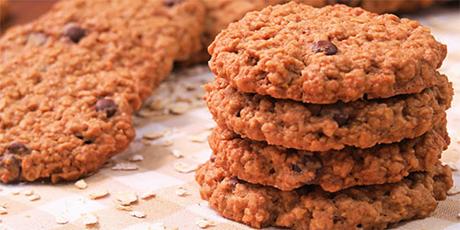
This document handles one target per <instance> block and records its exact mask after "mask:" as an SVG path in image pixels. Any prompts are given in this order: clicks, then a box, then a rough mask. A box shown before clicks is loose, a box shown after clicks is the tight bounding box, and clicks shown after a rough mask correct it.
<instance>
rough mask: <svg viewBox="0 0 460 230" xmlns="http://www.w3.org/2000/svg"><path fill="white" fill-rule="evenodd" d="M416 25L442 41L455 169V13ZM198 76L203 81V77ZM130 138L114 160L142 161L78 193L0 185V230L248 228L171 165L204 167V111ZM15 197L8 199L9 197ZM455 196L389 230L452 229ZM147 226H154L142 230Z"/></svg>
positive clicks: (459, 224) (459, 58) (458, 83)
mask: <svg viewBox="0 0 460 230" xmlns="http://www.w3.org/2000/svg"><path fill="white" fill-rule="evenodd" d="M418 19H420V20H421V21H422V23H423V24H425V25H427V26H430V27H431V28H432V30H433V33H434V34H435V35H436V37H437V39H439V40H440V41H442V42H444V43H446V44H448V47H449V54H448V57H447V60H446V61H445V62H444V65H443V67H442V68H441V72H443V73H445V74H446V75H448V76H449V79H450V80H451V81H452V82H453V83H454V88H455V93H456V96H455V98H454V101H453V107H452V108H451V109H450V110H449V111H448V120H449V124H448V125H449V133H450V136H451V138H452V143H451V145H450V147H449V149H448V150H447V151H445V153H444V155H443V160H444V161H445V162H449V163H452V164H456V165H457V167H458V168H460V71H459V70H458V68H459V67H460V43H458V37H459V36H460V30H459V28H458V25H460V14H459V12H458V11H457V12H452V11H450V13H445V14H440V13H439V12H434V13H430V14H428V15H423V16H420V18H418ZM197 77H203V78H206V79H208V80H210V79H211V78H212V76H211V75H210V74H209V73H208V74H205V76H197ZM137 123H138V124H137V136H138V138H137V139H136V141H135V142H134V143H133V144H132V145H131V147H130V149H128V150H127V151H126V152H125V153H123V154H121V155H119V156H117V157H116V158H115V159H114V161H116V162H121V161H126V159H128V158H129V157H130V156H132V155H134V154H141V155H142V156H143V157H144V160H143V161H140V162H136V164H137V165H138V166H139V169H138V170H134V171H114V170H111V169H110V167H108V168H104V169H102V170H100V172H99V173H96V174H95V175H93V176H90V177H88V178H86V179H85V180H86V182H87V183H88V188H86V189H84V190H81V189H78V188H77V187H76V186H74V185H73V184H72V183H71V184H59V185H48V184H41V183H36V184H17V185H0V206H1V205H3V206H5V207H6V208H7V211H8V213H7V214H4V215H0V221H1V222H0V229H18V230H20V229H24V230H30V229H66V230H71V229H84V228H85V225H84V223H83V222H82V217H81V215H82V214H85V213H92V214H94V215H96V216H97V217H98V220H99V224H98V225H97V226H95V227H94V228H95V229H149V227H153V226H152V224H154V223H163V224H164V226H166V227H167V229H174V228H178V229H187V230H188V229H200V228H199V227H198V225H197V224H196V222H197V221H198V220H201V219H207V220H211V221H214V222H215V223H216V225H215V226H213V227H209V228H210V229H223V230H225V229H248V227H246V226H244V225H241V224H238V223H235V222H232V221H229V220H226V219H224V218H222V217H220V216H218V215H217V214H216V213H215V212H214V211H212V210H211V209H210V208H209V207H208V205H207V203H206V202H205V201H203V200H201V199H200V196H199V192H198V186H197V184H196V183H195V181H194V173H193V172H191V173H180V172H178V171H176V170H175V167H174V165H175V164H176V163H178V162H182V163H186V164H188V165H198V164H200V163H203V162H205V161H206V160H207V159H208V158H209V156H210V154H211V151H210V149H209V147H208V146H207V143H206V142H203V143H197V142H193V141H191V140H190V136H192V135H195V134H201V133H203V132H206V131H207V132H209V127H210V126H212V125H213V124H214V122H213V121H212V119H211V116H210V114H209V112H208V111H207V109H206V108H205V107H201V108H198V109H194V110H191V111H189V112H187V113H186V114H183V115H179V116H166V117H157V118H151V119H137ZM164 129H171V130H173V131H172V132H171V134H169V135H166V136H165V137H163V138H162V139H159V140H155V141H152V144H151V145H144V144H142V143H141V141H140V140H141V137H142V135H143V134H144V133H148V132H151V131H152V130H164ZM165 139H166V140H171V141H173V142H174V143H173V145H172V146H163V145H162V144H161V143H162V141H164V140H165ZM171 149H177V150H179V151H180V152H182V153H183V155H184V157H182V158H176V157H175V156H173V155H172V154H171ZM454 177H455V182H456V184H457V186H460V173H459V172H455V176H454ZM179 187H182V188H184V189H185V190H186V191H187V195H185V196H179V195H177V194H176V191H177V189H178V188H179ZM101 189H107V190H108V191H109V192H110V195H109V196H107V197H104V198H102V199H98V200H91V199H90V198H89V197H88V194H90V193H91V192H93V191H96V190H101ZM27 190H33V191H34V192H35V193H36V194H39V195H40V197H41V198H40V199H39V200H36V201H29V199H28V197H27V196H25V195H24V191H27ZM152 190H153V191H154V192H155V193H156V197H155V198H152V199H149V200H142V199H139V201H138V202H137V203H136V204H134V205H132V207H133V209H134V210H138V211H142V212H144V213H145V214H146V217H145V218H136V217H133V216H131V215H129V212H127V211H122V210H118V209H116V203H115V202H114V199H115V196H114V194H116V193H117V192H125V191H129V192H136V193H137V194H142V193H143V192H147V191H152ZM18 191H19V192H20V193H19V194H18V195H13V193H15V192H18ZM459 213H460V195H455V196H449V197H448V199H447V200H446V201H442V202H439V206H438V209H437V210H436V212H435V213H434V214H433V215H432V217H429V218H426V219H423V220H415V221H409V222H404V223H401V224H398V225H397V226H395V228H396V229H407V230H412V229H413V230H420V229H446V230H447V229H449V230H454V229H460V217H458V216H457V215H459ZM61 216H64V217H65V218H66V219H67V220H68V223H66V224H58V223H57V222H56V218H57V217H61ZM150 229H154V228H150Z"/></svg>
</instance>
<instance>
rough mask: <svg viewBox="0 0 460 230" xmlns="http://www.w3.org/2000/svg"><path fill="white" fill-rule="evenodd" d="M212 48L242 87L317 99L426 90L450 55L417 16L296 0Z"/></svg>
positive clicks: (230, 31) (257, 15) (218, 63)
mask: <svg viewBox="0 0 460 230" xmlns="http://www.w3.org/2000/svg"><path fill="white" fill-rule="evenodd" d="M208 50H209V53H210V54H211V56H212V58H211V61H210V62H209V66H210V68H211V70H212V71H213V72H214V74H215V75H216V77H218V78H224V79H226V80H227V81H228V82H229V83H230V84H231V85H232V86H233V87H235V88H236V89H238V90H239V91H241V92H246V93H258V94H261V95H270V96H272V97H275V98H281V99H292V100H296V101H302V102H306V103H315V104H330V103H335V102H337V101H343V102H350V101H355V100H358V99H362V98H364V99H373V98H387V97H392V96H395V95H399V94H412V93H419V92H421V91H423V90H424V89H425V88H429V87H432V86H433V85H435V84H436V82H437V81H438V79H437V77H438V76H439V75H438V74H436V69H437V68H439V67H440V66H441V64H442V61H443V60H444V58H445V56H446V46H445V45H443V44H441V43H439V42H438V41H436V40H435V39H434V37H433V36H432V35H431V32H430V30H429V29H428V28H426V27H424V26H421V25H420V24H419V23H418V22H417V21H413V20H409V19H400V18H398V17H397V16H395V15H390V14H386V15H377V14H374V13H370V12H367V11H365V10H363V9H361V8H351V7H347V6H344V5H334V6H326V7H323V8H313V7H310V6H307V5H304V4H297V3H294V2H291V3H288V4H284V5H278V6H269V7H267V8H265V9H263V10H261V11H257V12H251V13H248V14H246V16H244V17H243V19H241V20H240V21H238V22H236V23H232V24H231V25H230V26H229V27H227V29H225V30H223V31H222V32H221V33H220V34H219V35H218V36H217V38H216V39H215V40H214V42H213V43H212V44H211V46H210V47H209V49H208Z"/></svg>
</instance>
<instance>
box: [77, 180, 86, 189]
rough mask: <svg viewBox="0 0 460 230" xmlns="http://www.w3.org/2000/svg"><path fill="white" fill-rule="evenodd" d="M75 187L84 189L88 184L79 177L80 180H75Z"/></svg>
mask: <svg viewBox="0 0 460 230" xmlns="http://www.w3.org/2000/svg"><path fill="white" fill-rule="evenodd" d="M74 185H75V187H77V188H79V189H86V188H88V184H87V183H86V181H85V180H83V179H81V180H78V181H77V182H75V184H74Z"/></svg>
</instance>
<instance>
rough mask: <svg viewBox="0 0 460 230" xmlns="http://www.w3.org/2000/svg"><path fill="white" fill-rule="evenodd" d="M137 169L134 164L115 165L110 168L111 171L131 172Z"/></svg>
mask: <svg viewBox="0 0 460 230" xmlns="http://www.w3.org/2000/svg"><path fill="white" fill-rule="evenodd" d="M138 169H139V167H138V166H137V165H136V164H133V163H128V162H122V163H116V164H115V166H113V167H112V170H116V171H133V170H138Z"/></svg>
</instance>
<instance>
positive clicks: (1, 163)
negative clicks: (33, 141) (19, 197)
mask: <svg viewBox="0 0 460 230" xmlns="http://www.w3.org/2000/svg"><path fill="white" fill-rule="evenodd" d="M0 171H4V172H5V171H6V173H3V175H2V177H0V180H1V181H2V182H3V183H11V182H15V181H18V180H19V177H20V176H21V159H20V158H19V157H18V156H16V155H13V154H9V153H7V154H4V155H2V156H0Z"/></svg>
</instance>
